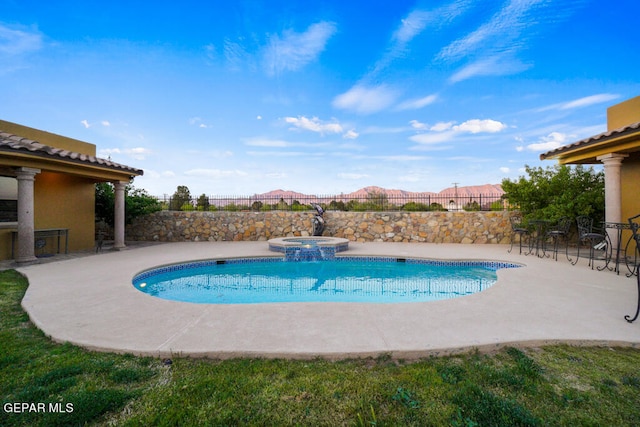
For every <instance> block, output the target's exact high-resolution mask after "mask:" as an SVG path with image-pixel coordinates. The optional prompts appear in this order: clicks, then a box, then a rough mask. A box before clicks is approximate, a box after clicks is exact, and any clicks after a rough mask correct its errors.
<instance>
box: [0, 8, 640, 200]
mask: <svg viewBox="0 0 640 427" xmlns="http://www.w3.org/2000/svg"><path fill="white" fill-rule="evenodd" d="M639 12H640V2H636V1H616V2H610V1H601V0H506V1H505V0H502V1H497V0H495V1H493V0H483V1H479V0H476V1H471V0H453V1H423V2H421V1H395V2H386V1H384V2H383V1H380V2H370V1H368V2H364V1H362V2H360V1H322V0H320V1H315V2H300V1H291V0H289V1H277V0H276V1H269V2H260V1H256V0H252V1H243V0H239V1H234V2H205V1H188V0H187V1H182V2H180V3H176V2H168V1H157V2H122V1H112V2H107V3H104V2H90V1H89V2H87V1H83V2H80V1H64V0H62V1H56V2H44V1H30V0H20V1H14V0H4V1H3V2H1V3H0V93H1V94H2V99H3V102H2V103H0V118H2V119H3V120H9V121H12V122H16V123H20V124H23V125H26V126H31V127H35V128H38V129H42V130H46V131H49V132H53V133H57V134H61V135H65V136H69V137H72V138H77V139H80V140H83V141H87V142H91V143H94V144H96V145H97V147H98V155H99V156H100V157H105V158H111V159H112V160H114V161H116V162H120V163H124V164H127V165H130V166H134V167H137V168H141V169H144V171H145V174H144V176H143V177H140V178H136V180H135V182H134V185H135V186H136V187H137V188H144V189H146V190H147V191H149V193H151V194H154V195H163V194H172V193H173V192H174V191H175V189H176V187H177V186H178V185H186V186H187V187H189V189H190V190H191V193H192V194H202V193H205V194H210V195H215V194H219V195H221V194H253V193H263V192H267V191H269V190H273V189H276V188H282V189H286V190H293V191H299V192H302V193H315V194H330V193H341V192H350V191H354V190H356V189H358V188H362V187H365V186H371V185H375V186H380V187H384V188H401V189H404V190H408V191H434V192H437V191H440V190H441V189H443V188H447V187H451V186H452V183H454V182H455V183H458V185H460V186H468V185H476V184H485V183H500V182H501V180H502V179H503V178H517V177H518V176H520V175H522V174H523V173H524V171H523V168H524V165H525V164H528V165H532V166H538V165H543V166H545V165H552V164H553V162H550V161H546V162H540V161H539V160H538V156H539V154H540V153H541V152H545V151H548V150H551V149H553V148H556V147H558V146H560V145H564V144H568V143H571V142H575V141H577V140H580V139H582V138H585V137H589V136H592V135H595V134H598V133H600V132H604V131H605V130H606V108H607V107H609V106H611V105H613V104H616V103H618V102H621V101H623V100H625V99H628V98H631V97H634V96H637V95H640V79H638V75H639V74H638V70H639V69H640V58H639V56H638V55H637V49H638V48H637V45H638V41H639V37H638V34H637V30H636V28H635V27H636V22H635V20H636V19H637V16H639Z"/></svg>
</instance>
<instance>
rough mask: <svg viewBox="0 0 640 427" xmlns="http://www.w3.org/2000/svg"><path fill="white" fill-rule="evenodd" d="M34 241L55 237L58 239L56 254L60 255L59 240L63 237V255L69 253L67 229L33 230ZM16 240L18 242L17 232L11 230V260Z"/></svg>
mask: <svg viewBox="0 0 640 427" xmlns="http://www.w3.org/2000/svg"><path fill="white" fill-rule="evenodd" d="M33 235H34V240H35V241H36V242H37V240H38V239H46V238H47V237H57V239H58V248H57V249H58V253H60V240H61V238H62V237H64V253H65V254H66V253H69V229H68V228H42V229H39V230H34V232H33ZM16 240H18V231H17V230H13V231H12V232H11V258H13V257H14V255H13V254H14V247H15V243H16Z"/></svg>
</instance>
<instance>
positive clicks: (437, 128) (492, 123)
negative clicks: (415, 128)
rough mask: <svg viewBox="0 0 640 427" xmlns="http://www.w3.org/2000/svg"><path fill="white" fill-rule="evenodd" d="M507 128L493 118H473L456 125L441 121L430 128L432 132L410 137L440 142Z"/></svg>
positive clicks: (417, 140)
mask: <svg viewBox="0 0 640 427" xmlns="http://www.w3.org/2000/svg"><path fill="white" fill-rule="evenodd" d="M506 128H507V125H506V124H504V123H502V122H499V121H497V120H491V119H485V120H480V119H472V120H467V121H466V122H463V123H461V124H459V125H455V122H439V123H436V124H435V125H433V126H431V127H430V128H429V131H430V132H425V133H421V134H418V135H413V136H411V137H410V138H409V139H410V140H411V141H414V142H418V143H420V144H427V145H429V144H440V143H443V142H447V141H451V140H453V139H455V138H456V137H457V136H458V135H460V134H462V133H470V134H477V133H496V132H500V131H502V130H504V129H506Z"/></svg>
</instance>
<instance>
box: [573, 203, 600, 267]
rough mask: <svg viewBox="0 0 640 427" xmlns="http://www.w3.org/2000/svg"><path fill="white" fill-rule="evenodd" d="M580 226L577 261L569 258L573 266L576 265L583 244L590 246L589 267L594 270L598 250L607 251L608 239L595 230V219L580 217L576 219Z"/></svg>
mask: <svg viewBox="0 0 640 427" xmlns="http://www.w3.org/2000/svg"><path fill="white" fill-rule="evenodd" d="M576 225H577V226H578V254H577V255H576V259H575V261H571V259H570V258H569V257H568V256H567V258H568V259H569V261H571V264H572V265H576V263H577V262H578V260H579V259H580V246H581V245H582V244H587V245H589V266H590V267H591V269H592V270H593V265H594V260H595V254H596V250H605V251H606V250H607V246H609V245H608V244H607V237H606V235H605V234H604V233H597V232H595V231H594V228H593V218H590V217H588V216H579V217H578V218H576Z"/></svg>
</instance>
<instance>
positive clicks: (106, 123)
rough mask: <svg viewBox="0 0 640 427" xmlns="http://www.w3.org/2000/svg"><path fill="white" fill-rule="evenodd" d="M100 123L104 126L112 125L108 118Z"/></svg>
mask: <svg viewBox="0 0 640 427" xmlns="http://www.w3.org/2000/svg"><path fill="white" fill-rule="evenodd" d="M100 124H101V125H102V126H104V127H109V126H111V123H109V121H108V120H103V121H101V122H100Z"/></svg>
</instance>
